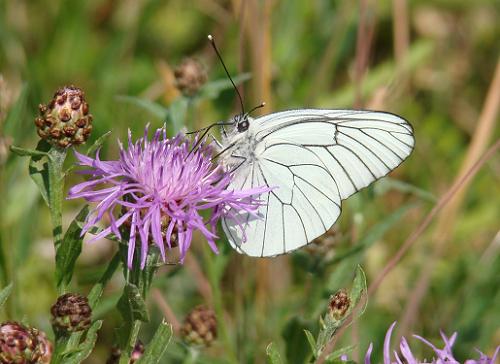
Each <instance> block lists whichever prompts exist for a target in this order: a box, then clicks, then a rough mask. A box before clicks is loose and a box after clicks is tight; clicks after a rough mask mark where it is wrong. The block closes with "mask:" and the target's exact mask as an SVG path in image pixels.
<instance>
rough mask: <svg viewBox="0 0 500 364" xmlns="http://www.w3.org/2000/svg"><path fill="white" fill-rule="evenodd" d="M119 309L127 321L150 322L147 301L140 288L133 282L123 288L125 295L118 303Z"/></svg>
mask: <svg viewBox="0 0 500 364" xmlns="http://www.w3.org/2000/svg"><path fill="white" fill-rule="evenodd" d="M116 307H117V308H118V311H120V314H121V315H122V317H123V320H124V321H125V322H133V321H136V320H139V321H142V322H148V321H149V317H148V311H147V309H146V303H145V302H144V299H143V298H142V296H141V293H140V291H139V288H137V286H136V285H134V284H132V283H127V284H126V285H125V288H124V289H123V295H122V297H121V298H120V300H119V301H118V304H117V305H116Z"/></svg>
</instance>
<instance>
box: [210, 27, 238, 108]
mask: <svg viewBox="0 0 500 364" xmlns="http://www.w3.org/2000/svg"><path fill="white" fill-rule="evenodd" d="M208 40H209V41H210V44H212V48H213V49H214V51H215V54H217V58H219V61H220V63H221V64H222V67H224V71H226V75H227V77H228V78H229V81H231V83H232V85H233V87H234V90H235V91H236V93H237V94H238V99H239V100H240V106H241V114H242V115H243V114H245V107H244V106H243V98H242V97H241V94H240V91H239V90H238V87H236V85H235V84H234V82H233V79H232V78H231V75H230V74H229V71H228V70H227V67H226V65H225V64H224V61H223V60H222V57H221V55H220V53H219V50H218V49H217V46H216V45H215V40H214V37H212V35H210V34H209V35H208Z"/></svg>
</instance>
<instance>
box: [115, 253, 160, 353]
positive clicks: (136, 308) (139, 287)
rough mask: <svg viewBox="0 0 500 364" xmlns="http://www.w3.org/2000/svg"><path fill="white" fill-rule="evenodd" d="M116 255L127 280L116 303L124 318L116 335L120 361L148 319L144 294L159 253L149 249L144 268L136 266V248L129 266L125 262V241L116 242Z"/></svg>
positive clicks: (137, 254)
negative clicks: (118, 251)
mask: <svg viewBox="0 0 500 364" xmlns="http://www.w3.org/2000/svg"><path fill="white" fill-rule="evenodd" d="M120 255H121V260H122V263H123V274H124V276H125V280H126V282H127V284H126V285H125V287H124V295H123V296H122V299H120V301H119V302H118V306H117V307H118V309H119V310H120V313H121V314H122V317H123V320H124V324H123V326H122V327H121V328H120V329H119V334H118V336H119V339H120V340H119V343H120V349H121V351H122V355H121V357H120V363H128V362H129V360H130V356H131V353H132V350H133V349H134V347H135V344H136V342H137V337H138V335H139V331H140V328H141V325H142V322H143V321H147V320H148V314H147V310H146V305H145V303H144V302H145V300H146V297H147V296H148V293H149V289H150V287H151V283H152V280H153V277H154V274H155V272H156V270H157V269H158V259H159V254H158V252H156V251H155V250H152V251H151V252H150V254H149V256H148V259H147V262H146V266H145V267H144V269H141V267H140V252H139V251H138V250H136V252H135V255H134V259H133V264H132V269H129V267H128V266H127V257H128V247H127V245H126V244H120ZM131 293H132V294H131ZM137 296H140V297H137Z"/></svg>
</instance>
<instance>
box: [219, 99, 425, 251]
mask: <svg viewBox="0 0 500 364" xmlns="http://www.w3.org/2000/svg"><path fill="white" fill-rule="evenodd" d="M232 124H233V126H232V128H233V130H231V131H230V132H229V133H228V134H227V136H226V137H224V138H223V140H222V146H223V147H224V148H225V150H226V151H225V153H224V154H223V156H222V162H223V165H225V166H226V168H227V169H230V170H234V176H233V180H232V182H231V185H230V186H229V187H228V188H229V189H234V190H245V189H249V188H257V187H260V186H268V187H270V188H272V190H271V191H269V192H266V193H263V194H262V195H260V196H259V197H258V198H259V200H261V201H263V202H264V203H263V204H262V205H261V206H260V207H259V208H258V211H257V216H254V215H251V214H249V213H246V214H240V215H239V216H238V219H236V220H235V219H229V218H227V219H223V220H222V227H223V229H224V232H225V233H226V235H227V237H228V240H229V243H230V244H231V246H232V247H233V248H235V249H236V251H238V252H239V253H243V254H247V255H249V256H256V257H269V256H275V255H280V254H284V253H288V252H290V251H292V250H295V249H298V248H300V247H302V246H304V245H306V244H308V243H309V242H311V241H312V240H314V239H315V238H317V237H318V236H320V235H322V234H323V233H325V232H326V231H327V230H328V229H329V228H330V227H331V226H332V225H333V224H334V223H335V221H336V220H337V219H338V217H339V216H340V213H341V209H342V208H341V201H342V200H344V199H346V198H348V197H349V196H351V195H352V194H354V193H356V192H357V191H359V190H360V189H362V188H364V187H366V186H368V185H370V184H371V183H372V182H374V181H375V180H377V179H379V178H382V177H384V176H385V175H387V174H388V173H389V172H391V171H392V170H393V169H395V168H396V167H397V166H399V165H400V164H401V163H402V162H403V161H404V160H405V159H406V158H407V157H408V156H409V155H410V153H411V152H412V150H413V147H414V144H415V139H414V136H413V128H412V127H411V125H410V124H409V123H408V122H407V121H406V120H405V119H403V118H401V117H399V116H397V115H394V114H390V113H386V112H377V111H368V110H322V109H299V110H289V111H282V112H277V113H272V114H269V115H265V116H262V117H259V118H256V119H253V118H251V117H249V116H248V115H243V116H240V115H238V116H237V117H236V118H234V119H233V120H232ZM241 228H243V229H241Z"/></svg>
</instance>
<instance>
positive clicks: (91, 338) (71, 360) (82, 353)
mask: <svg viewBox="0 0 500 364" xmlns="http://www.w3.org/2000/svg"><path fill="white" fill-rule="evenodd" d="M101 326H102V320H99V321H96V322H94V323H93V324H92V326H90V328H89V329H88V331H87V335H86V336H85V340H84V341H83V342H82V343H81V344H80V345H78V346H77V348H76V349H74V350H71V351H70V352H67V353H63V362H64V364H79V363H81V362H82V361H84V360H85V359H86V358H87V357H88V356H89V355H90V353H91V352H92V350H93V349H94V346H95V343H96V341H97V331H99V329H100V328H101Z"/></svg>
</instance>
